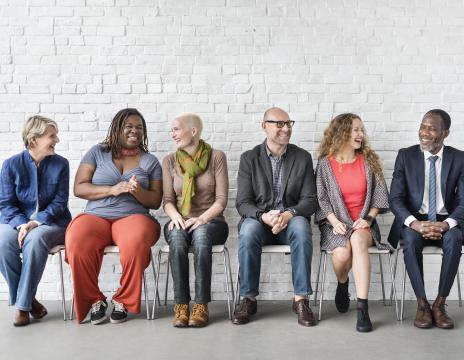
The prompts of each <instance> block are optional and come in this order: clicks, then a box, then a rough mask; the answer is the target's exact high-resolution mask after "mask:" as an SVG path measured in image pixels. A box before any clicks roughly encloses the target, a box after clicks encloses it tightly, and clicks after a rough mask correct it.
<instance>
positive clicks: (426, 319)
mask: <svg viewBox="0 0 464 360" xmlns="http://www.w3.org/2000/svg"><path fill="white" fill-rule="evenodd" d="M414 326H415V327H418V328H419V329H430V328H431V327H432V326H433V322H432V311H431V310H430V304H429V302H428V301H427V299H417V312H416V319H415V320H414Z"/></svg>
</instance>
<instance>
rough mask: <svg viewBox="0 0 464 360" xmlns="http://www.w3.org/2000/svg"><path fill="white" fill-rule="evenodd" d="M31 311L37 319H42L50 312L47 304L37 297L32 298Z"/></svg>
mask: <svg viewBox="0 0 464 360" xmlns="http://www.w3.org/2000/svg"><path fill="white" fill-rule="evenodd" d="M29 313H30V314H31V316H32V317H33V318H34V319H36V320H38V319H42V318H43V317H44V316H45V315H47V314H48V312H47V309H46V308H45V306H43V305H42V304H41V303H39V302H38V301H37V300H36V299H34V300H32V308H31V310H30V311H29Z"/></svg>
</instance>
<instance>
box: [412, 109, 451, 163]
mask: <svg viewBox="0 0 464 360" xmlns="http://www.w3.org/2000/svg"><path fill="white" fill-rule="evenodd" d="M448 134H449V130H445V129H444V127H443V121H442V120H441V118H440V117H439V116H438V115H429V116H427V117H425V118H424V119H423V120H422V123H421V125H420V127H419V144H420V148H421V150H422V151H428V152H430V153H432V154H436V153H438V152H439V151H440V149H441V148H442V146H443V141H444V140H445V138H446V137H447V136H448Z"/></svg>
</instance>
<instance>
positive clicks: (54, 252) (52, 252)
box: [48, 245, 64, 255]
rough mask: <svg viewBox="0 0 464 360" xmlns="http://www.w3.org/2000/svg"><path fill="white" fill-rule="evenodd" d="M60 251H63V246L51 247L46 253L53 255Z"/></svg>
mask: <svg viewBox="0 0 464 360" xmlns="http://www.w3.org/2000/svg"><path fill="white" fill-rule="evenodd" d="M61 250H64V245H56V246H54V247H52V248H51V249H50V250H48V253H49V254H50V255H55V254H56V253H58V252H60V251H61Z"/></svg>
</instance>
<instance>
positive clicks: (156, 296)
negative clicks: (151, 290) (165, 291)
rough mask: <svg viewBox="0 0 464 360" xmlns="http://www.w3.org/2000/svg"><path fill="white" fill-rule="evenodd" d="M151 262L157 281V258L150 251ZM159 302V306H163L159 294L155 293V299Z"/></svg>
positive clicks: (154, 279)
mask: <svg viewBox="0 0 464 360" xmlns="http://www.w3.org/2000/svg"><path fill="white" fill-rule="evenodd" d="M150 260H151V270H152V271H153V281H156V271H155V258H154V257H153V253H152V252H151V251H150ZM154 299H156V300H157V301H158V305H161V302H160V298H159V293H157V292H155V297H154Z"/></svg>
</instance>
